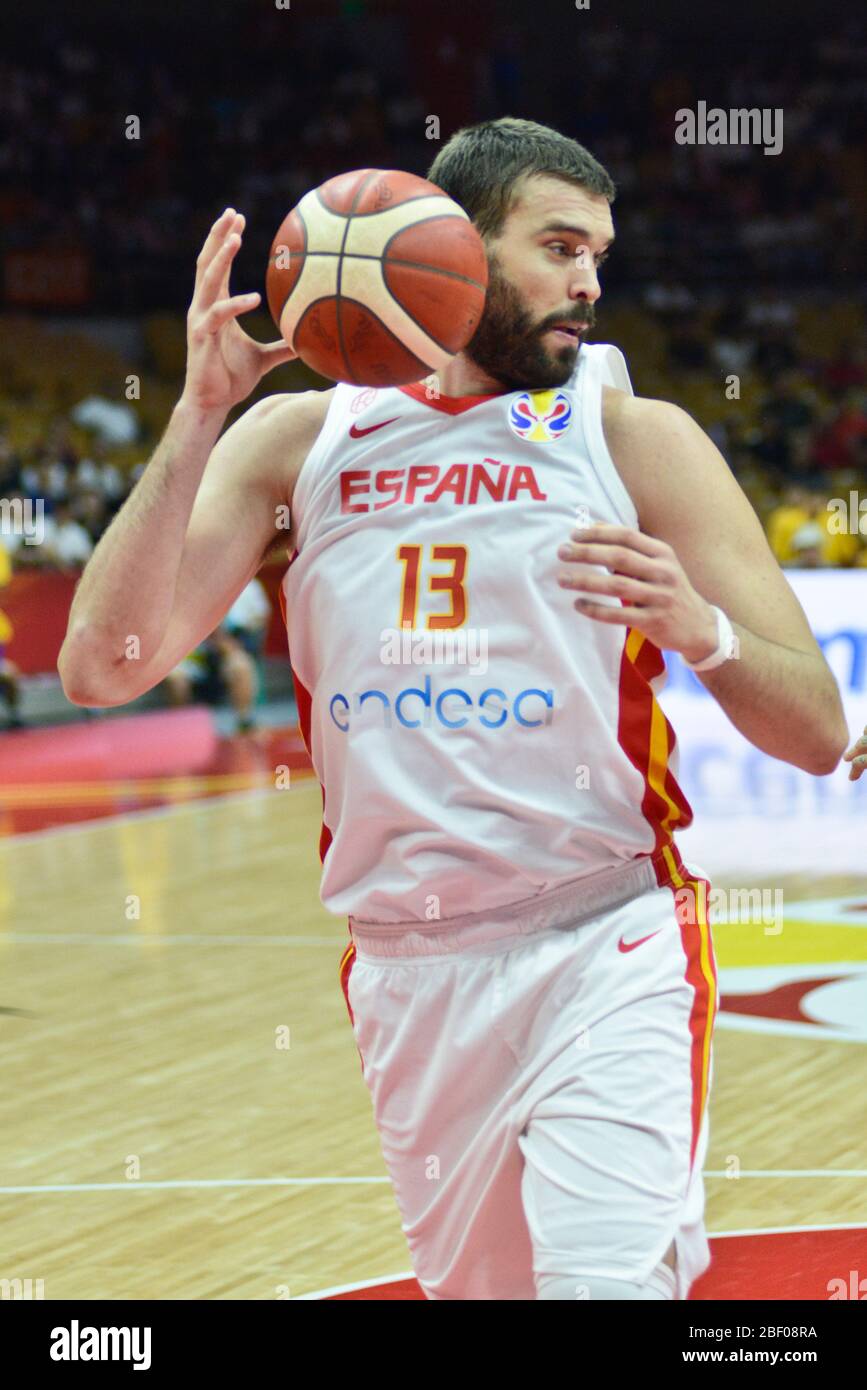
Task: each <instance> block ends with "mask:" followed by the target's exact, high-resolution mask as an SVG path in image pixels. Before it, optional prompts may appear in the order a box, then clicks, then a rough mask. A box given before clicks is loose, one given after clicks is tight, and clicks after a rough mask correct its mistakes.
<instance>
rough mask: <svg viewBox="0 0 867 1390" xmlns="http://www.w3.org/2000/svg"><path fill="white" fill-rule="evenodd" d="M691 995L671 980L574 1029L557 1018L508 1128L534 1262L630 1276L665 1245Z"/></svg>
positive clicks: (692, 1127) (698, 1096)
mask: <svg viewBox="0 0 867 1390" xmlns="http://www.w3.org/2000/svg"><path fill="white" fill-rule="evenodd" d="M693 1004H694V995H693V991H692V990H691V988H690V987H689V985H688V984H687V983H686V981H681V982H680V983H678V984H674V985H673V987H672V988H670V989H669V990H667V991H664V992H662V993H658V994H653V995H650V996H648V997H646V998H640V999H632V1000H628V1001H627V1002H625V1003H623V1004H622V1005H621V1006H620V1007H619V1008H616V1009H613V1010H612V1011H611V1012H609V1013H608V1014H607V1015H605V1016H604V1017H601V1018H597V1019H595V1020H594V1022H593V1023H592V1024H591V1026H590V1027H588V1028H586V1029H584V1030H583V1031H579V1030H578V1029H577V1028H575V1027H573V1028H572V1029H571V1030H570V1028H569V1025H568V1022H566V1021H565V1020H564V1022H565V1025H566V1026H565V1029H564V1038H565V1039H566V1043H565V1046H564V1048H563V1050H562V1051H561V1052H560V1053H559V1054H558V1055H557V1057H556V1058H555V1060H554V1061H552V1063H551V1065H550V1066H549V1067H548V1068H547V1069H546V1072H545V1073H544V1074H543V1075H542V1076H541V1077H540V1078H538V1080H537V1083H536V1086H535V1088H534V1089H535V1091H536V1093H537V1098H536V1099H535V1100H534V1103H533V1105H532V1109H531V1111H530V1114H529V1118H528V1121H527V1123H526V1125H525V1128H524V1130H523V1132H522V1134H521V1136H520V1139H519V1143H520V1146H521V1150H522V1153H523V1155H524V1161H525V1168H524V1177H523V1183H522V1196H523V1200H524V1208H525V1213H526V1216H527V1222H528V1226H529V1228H530V1232H531V1236H532V1240H533V1246H534V1261H535V1266H536V1269H537V1272H539V1273H544V1274H572V1273H575V1272H576V1270H577V1271H578V1272H581V1271H582V1270H583V1271H585V1272H588V1273H590V1272H596V1273H598V1274H600V1275H605V1274H609V1275H610V1276H612V1277H617V1276H619V1275H622V1276H626V1275H630V1276H632V1277H641V1276H642V1275H643V1274H645V1273H648V1272H649V1271H650V1269H652V1268H653V1267H654V1265H655V1264H656V1263H657V1262H658V1261H659V1260H660V1259H661V1258H662V1256H663V1255H664V1253H665V1251H666V1250H667V1249H668V1247H669V1245H670V1242H671V1240H672V1238H673V1236H674V1234H675V1232H676V1230H677V1229H678V1227H679V1223H680V1221H681V1218H682V1215H683V1211H684V1206H685V1203H686V1199H687V1193H688V1189H689V1184H690V1179H691V1176H692V1162H693V1155H694V1150H695V1145H696V1141H697V1137H698V1129H697V1126H698V1123H699V1121H700V1112H701V1108H702V1100H703V1095H702V1090H703V1083H702V1080H701V1057H700V1055H699V1049H698V1047H697V1040H696V1038H695V1035H694V1032H693V1030H692V1029H691V1023H693V1022H694V1011H693ZM573 1039H574V1041H573ZM706 1089H707V1088H706V1085H705V1086H704V1099H706Z"/></svg>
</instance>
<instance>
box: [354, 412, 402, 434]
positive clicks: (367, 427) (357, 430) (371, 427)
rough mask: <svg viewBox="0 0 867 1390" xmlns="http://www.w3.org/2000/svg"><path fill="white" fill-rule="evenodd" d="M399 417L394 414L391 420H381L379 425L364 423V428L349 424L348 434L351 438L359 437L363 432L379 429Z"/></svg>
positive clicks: (391, 423)
mask: <svg viewBox="0 0 867 1390" xmlns="http://www.w3.org/2000/svg"><path fill="white" fill-rule="evenodd" d="M399 419H400V416H399V415H395V416H393V417H392V419H391V420H383V421H382V422H381V424H379V425H365V427H364V429H360V428H359V427H358V425H350V426H349V433H350V435H351V436H352V438H353V439H361V437H362V435H365V434H373V431H374V430H381V429H384V428H385V426H386V425H393V424H394V422H395V420H399Z"/></svg>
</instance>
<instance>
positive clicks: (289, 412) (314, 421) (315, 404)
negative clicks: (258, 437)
mask: <svg viewBox="0 0 867 1390" xmlns="http://www.w3.org/2000/svg"><path fill="white" fill-rule="evenodd" d="M336 389H337V388H336V386H332V387H330V388H329V389H328V390H325V391H316V390H313V391H276V392H274V394H273V395H270V396H263V398H262V399H261V400H260V401H257V402H256V404H255V405H252V406H250V408H249V410H247V411H246V412H245V414H246V415H247V416H248V417H249V418H250V420H251V421H253V420H255V422H256V423H264V422H265V421H268V423H269V425H273V426H274V427H276V428H277V429H280V428H286V429H307V428H312V427H314V426H317V425H318V426H319V427H320V428H321V426H322V424H323V423H324V421H325V416H326V415H327V414H328V407H329V406H330V404H331V401H332V399H333V397H334V392H335V391H336Z"/></svg>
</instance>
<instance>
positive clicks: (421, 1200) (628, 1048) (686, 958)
mask: <svg viewBox="0 0 867 1390" xmlns="http://www.w3.org/2000/svg"><path fill="white" fill-rule="evenodd" d="M660 884H662V885H663V886H660ZM684 884H685V885H687V891H689V887H688V886H689V885H692V891H693V893H694V895H695V897H694V901H695V903H696V904H697V905H698V910H697V911H694V912H693V913H692V920H691V921H685V922H684V921H682V920H679V917H682V914H681V913H679V911H678V908H677V905H676V899H675V892H676V890H677V889H678V888H680V887H681V886H682V885H684ZM707 891H709V884H707V880H706V879H703V877H702V876H701V875H695V874H692V873H690V871H689V870H687V869H686V868H684V866H683V863H682V861H681V860H680V856H679V855H678V854H677V851H676V850H675V851H674V854H673V855H672V850H671V848H666V849H665V850H664V851H661V852H660V853H659V854H658V855H656V856H654V857H653V858H652V859H651V858H650V857H645V858H642V859H638V860H635V861H633V862H632V863H631V864H629V865H627V866H626V867H625V868H623V867H619V868H616V869H614V870H606V871H605V873H603V874H594V875H593V876H592V877H591V878H584V879H583V880H580V881H575V882H573V883H569V884H566V885H563V886H561V887H560V888H559V889H556V890H554V891H553V892H549V893H545V894H542V895H540V896H537V897H535V898H533V899H531V900H527V901H525V902H522V903H517V904H512V905H511V906H509V907H507V908H504V909H500V910H499V911H498V912H496V913H493V914H492V913H474V914H468V915H467V916H465V917H460V918H453V919H450V920H449V921H440V922H432V923H430V924H427V923H424V924H419V923H402V924H398V925H389V926H374V925H371V924H369V923H360V922H357V921H356V920H355V919H353V918H350V923H349V925H350V933H351V936H352V941H351V943H350V946H349V948H348V949H347V950H346V952H345V953H344V956H343V959H342V961H341V969H340V976H341V983H342V985H343V988H344V993H345V995H346V1000H347V1004H348V1007H349V1013H350V1019H351V1021H352V1025H353V1031H354V1034H355V1040H356V1044H357V1047H358V1051H359V1054H360V1057H361V1062H362V1070H363V1075H364V1079H365V1081H366V1083H367V1086H368V1089H369V1091H370V1094H371V1098H372V1100H373V1108H374V1115H375V1119H376V1125H377V1129H378V1131H379V1136H380V1141H381V1145H382V1153H383V1157H384V1159H385V1163H386V1167H387V1169H388V1172H389V1175H390V1177H391V1180H392V1183H393V1185H394V1191H395V1196H396V1199H397V1205H398V1208H399V1210H400V1213H401V1218H402V1226H403V1230H404V1233H405V1235H406V1237H407V1241H408V1243H409V1248H410V1253H411V1258H412V1263H413V1268H414V1270H415V1273H416V1277H417V1278H418V1280H419V1283H420V1285H421V1287H422V1290H423V1292H424V1294H425V1296H426V1297H427V1298H429V1299H496V1300H511V1299H535V1298H536V1297H537V1284H536V1281H537V1279H539V1278H540V1277H543V1276H546V1275H562V1276H568V1277H569V1278H572V1279H574V1280H575V1284H576V1286H579V1285H580V1284H581V1282H582V1278H584V1277H585V1276H594V1275H595V1276H599V1277H606V1278H612V1279H620V1280H628V1281H632V1282H634V1283H639V1284H643V1283H644V1282H645V1280H646V1279H647V1277H648V1275H650V1273H651V1272H652V1271H653V1270H654V1269H655V1268H656V1266H657V1265H658V1264H659V1263H660V1261H661V1260H662V1259H663V1256H664V1255H665V1254H666V1252H667V1251H668V1249H669V1247H670V1246H671V1244H672V1242H674V1243H675V1247H676V1271H675V1272H676V1286H677V1291H676V1297H677V1298H680V1299H683V1298H686V1296H687V1293H688V1291H689V1288H690V1286H691V1284H692V1283H693V1282H694V1280H695V1279H696V1278H697V1277H698V1276H699V1275H700V1274H702V1273H703V1272H704V1271H705V1270H706V1269H707V1267H708V1265H709V1263H710V1252H709V1248H708V1243H707V1238H706V1235H705V1230H704V1219H703V1217H704V1186H703V1182H702V1167H703V1163H704V1157H705V1151H706V1148H707V1138H708V1132H707V1100H708V1096H709V1093H710V1085H711V1080H712V1060H711V1035H712V1032H713V1024H714V1020H715V1018H716V1013H717V1010H718V996H717V988H716V965H715V961H714V956H713V948H712V945H711V940H710V930H709V927H708V924H707V915H706V912H705V911H704V908H703V904H704V903H706V902H707V898H706V897H705V896H703V894H704V893H706V892H707ZM612 904H613V905H612ZM624 948H625V949H624Z"/></svg>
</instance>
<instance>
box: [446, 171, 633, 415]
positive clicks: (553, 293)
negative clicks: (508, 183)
mask: <svg viewBox="0 0 867 1390" xmlns="http://www.w3.org/2000/svg"><path fill="white" fill-rule="evenodd" d="M516 194H517V200H516V202H515V203H514V205H513V207H512V208H511V210H510V212H509V215H508V217H507V219H506V224H505V226H504V228H503V231H502V232H501V234H500V235H499V236H498V237H494V238H490V239H489V240H488V241H487V243H486V249H487V252H488V292H487V296H486V298H485V309H484V313H483V314H482V318H481V321H480V323H479V326H478V328H477V329H476V332H475V334H474V336H473V338H472V339H471V341H470V343H469V345H468V346H467V347H466V348H465V349H464V351H465V353H466V355H467V357H469V359H470V360H471V361H472V362H474V363H475V364H476V366H478V367H480V368H481V369H482V370H483V371H484V372H486V373H487V374H488V376H491V377H493V379H494V380H495V381H499V382H501V383H502V384H503V386H504V387H506V389H507V390H510V391H517V390H541V389H544V388H546V387H554V386H564V385H565V384H566V382H567V381H568V380H569V378H570V377H571V376H572V373H573V372H574V370H575V364H576V361H577V358H578V353H579V350H580V347H581V339H580V336H579V333H586V331H587V329H588V328H590V327H592V326H593V324H594V323H595V321H596V316H595V311H594V308H593V306H594V304H595V303H596V300H597V299H598V298H599V296H600V295H601V293H602V290H601V288H600V286H599V279H598V275H597V272H598V268H599V265H600V264H601V262H602V261H603V260H604V259H605V254H606V250H607V247H608V246H609V245H610V243H611V242H612V241H613V240H614V226H613V223H612V221H611V210H610V207H609V205H608V200H607V199H606V198H604V197H602V195H601V194H597V193H589V192H587V191H586V190H585V189H583V188H577V187H575V186H574V185H572V184H569V183H566V182H564V180H563V179H558V178H553V177H551V176H550V175H547V174H542V175H540V174H534V175H532V176H531V177H529V178H527V179H524V180H522V181H521V183H520V184H519V185H518V186H517V188H516ZM556 325H564V326H571V328H572V330H573V331H572V333H571V334H570V333H563V332H559V331H555V326H556Z"/></svg>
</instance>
